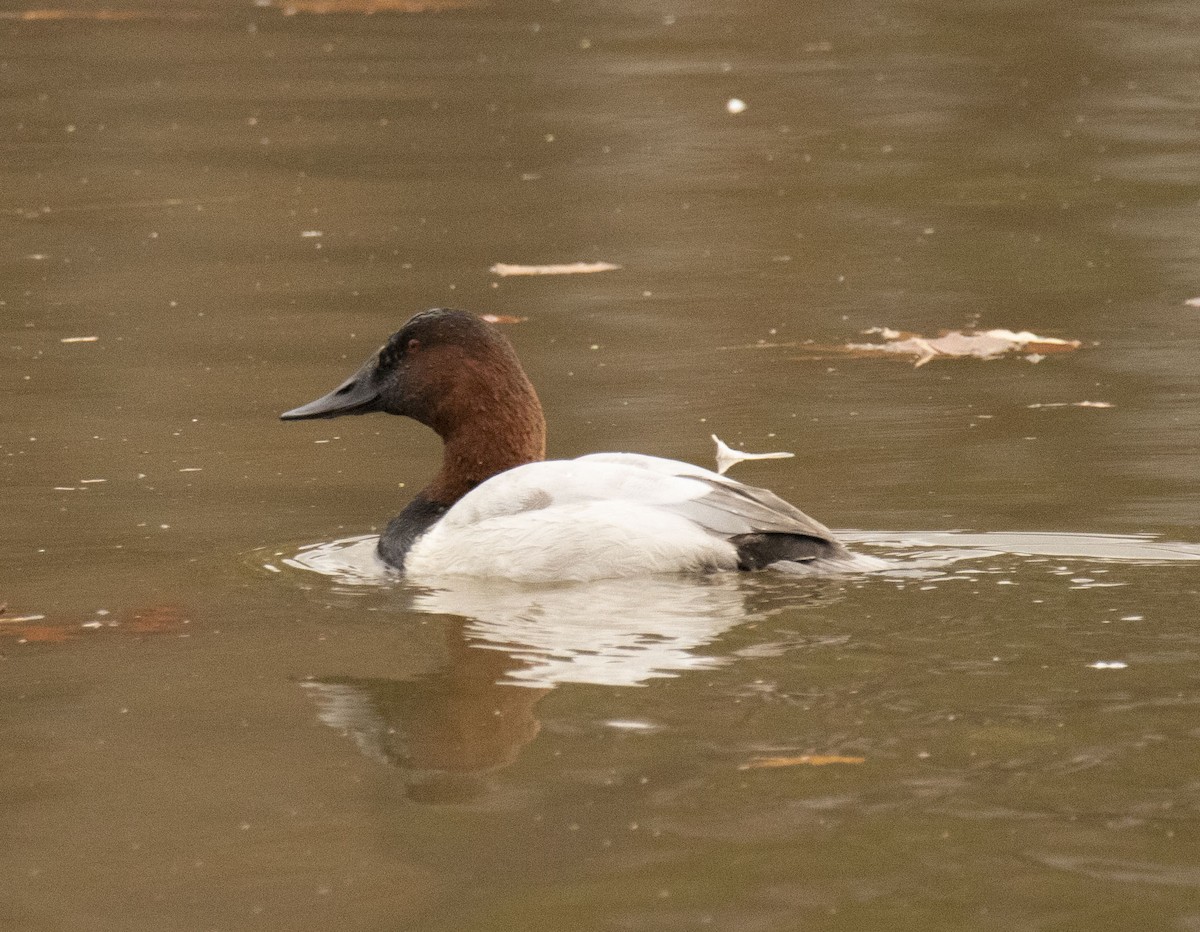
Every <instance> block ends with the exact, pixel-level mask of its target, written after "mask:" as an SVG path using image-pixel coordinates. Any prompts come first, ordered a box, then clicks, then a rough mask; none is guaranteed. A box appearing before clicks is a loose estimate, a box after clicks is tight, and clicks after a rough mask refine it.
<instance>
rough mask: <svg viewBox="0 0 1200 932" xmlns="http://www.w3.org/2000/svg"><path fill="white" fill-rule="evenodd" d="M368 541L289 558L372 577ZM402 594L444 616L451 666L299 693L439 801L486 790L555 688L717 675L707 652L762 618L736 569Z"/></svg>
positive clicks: (354, 577)
mask: <svg viewBox="0 0 1200 932" xmlns="http://www.w3.org/2000/svg"><path fill="white" fill-rule="evenodd" d="M359 544H360V542H358V541H354V542H346V543H344V544H342V545H341V547H340V549H339V548H338V547H337V546H336V545H332V544H331V545H323V546H322V547H321V548H311V549H309V550H306V551H304V552H303V553H301V554H300V555H298V556H297V557H296V558H294V559H293V560H291V561H288V562H289V563H290V565H292V566H296V567H300V568H304V569H308V570H317V571H319V572H322V573H325V574H327V575H331V576H335V577H338V578H339V579H340V581H341V582H342V583H359V584H361V583H366V582H368V581H369V579H370V577H371V574H372V567H371V564H370V563H369V562H367V561H364V560H363V559H362V558H363V550H364V549H365V548H363V547H361V546H359ZM356 547H357V550H356ZM383 578H387V577H383ZM376 581H377V582H379V581H381V578H380V577H376ZM397 597H398V601H399V602H400V603H401V607H402V608H404V609H407V610H409V611H417V612H421V613H426V614H432V615H442V616H448V617H447V624H446V628H445V637H446V646H447V657H448V660H447V662H446V663H445V665H443V666H442V667H440V668H439V669H437V670H434V671H432V672H431V673H428V674H426V675H424V676H421V677H419V678H416V679H412V680H398V679H395V680H394V679H387V678H362V677H321V678H315V679H311V680H307V681H305V683H304V684H303V685H304V687H305V688H306V690H307V691H308V692H309V695H310V696H311V698H312V699H313V700H314V701H315V702H316V705H317V709H318V715H319V716H320V719H321V721H323V722H325V723H326V724H327V725H330V726H331V727H333V728H336V729H338V730H339V731H341V732H343V733H344V734H346V735H347V736H348V737H350V738H351V739H352V740H353V741H354V742H355V744H356V745H357V746H358V748H359V749H360V751H361V752H362V753H363V754H365V755H367V756H369V757H371V758H372V759H374V760H377V761H379V762H381V763H384V764H387V765H389V766H393V767H396V768H398V769H399V770H400V771H402V772H403V774H404V777H405V782H406V784H407V792H408V795H409V796H410V797H411V798H413V799H415V800H418V801H422V802H438V803H445V802H464V801H469V800H471V799H474V798H477V797H478V796H480V795H482V794H483V793H484V792H485V791H486V789H487V778H488V776H489V775H490V774H492V773H494V772H495V771H497V770H500V769H502V768H504V767H507V766H509V765H511V764H512V763H513V762H514V761H515V760H516V759H517V756H518V755H519V754H520V752H521V749H522V748H523V747H525V745H527V744H529V743H530V742H531V741H533V739H534V738H535V737H536V736H537V734H538V730H539V728H540V725H539V723H538V720H537V716H536V707H537V704H538V703H539V702H540V701H541V699H542V698H543V697H544V696H545V695H546V694H547V693H549V692H550V691H551V690H552V689H554V688H555V687H556V686H558V685H560V684H566V683H574V684H593V685H605V686H625V687H632V686H640V685H643V684H645V683H647V682H649V681H650V680H652V679H656V678H661V677H669V676H678V675H680V674H681V673H684V672H687V671H691V670H705V669H714V668H716V667H718V666H720V665H722V664H724V663H726V662H727V661H726V659H725V658H722V657H719V656H713V655H712V654H711V653H705V652H704V649H705V648H706V647H707V646H708V645H710V644H711V643H712V642H713V641H714V640H715V639H716V638H717V637H718V636H719V635H721V634H722V633H723V632H725V631H727V630H728V629H730V628H731V627H733V626H734V625H737V624H740V623H742V622H744V621H746V620H747V618H748V617H752V616H754V615H755V614H756V613H752V612H748V610H747V606H746V602H745V597H746V592H745V589H744V587H743V585H742V583H741V581H740V580H739V578H738V577H736V576H733V575H730V574H722V575H715V576H711V577H703V578H695V577H665V578H645V579H615V580H597V581H595V582H591V583H575V584H568V585H562V586H555V587H545V586H539V587H531V586H524V585H520V584H516V583H508V582H503V581H496V580H480V579H461V580H457V579H456V580H447V581H446V583H445V584H444V585H443V586H442V587H440V588H437V589H424V588H423V589H409V588H401V589H398V590H397Z"/></svg>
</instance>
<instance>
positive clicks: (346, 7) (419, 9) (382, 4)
mask: <svg viewBox="0 0 1200 932" xmlns="http://www.w3.org/2000/svg"><path fill="white" fill-rule="evenodd" d="M267 5H269V6H274V7H278V8H279V9H281V10H282V11H283V14H284V15H285V16H294V15H296V14H297V13H310V14H314V15H319V16H323V15H328V14H330V13H353V14H358V15H366V16H369V15H371V14H372V13H435V12H437V11H438V10H468V9H471V8H473V7H479V6H483V3H482V2H480V0H275V2H271V3H269V4H267Z"/></svg>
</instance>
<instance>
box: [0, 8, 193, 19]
mask: <svg viewBox="0 0 1200 932" xmlns="http://www.w3.org/2000/svg"><path fill="white" fill-rule="evenodd" d="M206 15H208V14H205V13H201V12H199V11H198V10H59V9H47V10H5V11H2V12H0V19H19V20H24V21H26V22H33V21H45V20H68V19H84V20H99V21H107V22H128V21H129V20H138V19H172V20H190V19H201V18H203V17H205V16H206Z"/></svg>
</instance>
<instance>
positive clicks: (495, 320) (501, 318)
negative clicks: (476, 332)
mask: <svg viewBox="0 0 1200 932" xmlns="http://www.w3.org/2000/svg"><path fill="white" fill-rule="evenodd" d="M479 317H480V319H481V320H486V321H487V322H488V323H489V324H523V323H525V321H527V320H529V318H528V317H514V316H512V315H511V314H480V315H479Z"/></svg>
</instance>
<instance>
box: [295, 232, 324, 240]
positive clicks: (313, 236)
mask: <svg viewBox="0 0 1200 932" xmlns="http://www.w3.org/2000/svg"><path fill="white" fill-rule="evenodd" d="M324 235H325V233H324V231H323V230H301V231H300V236H301V237H303V238H304V239H316V238H317V237H318V236H324Z"/></svg>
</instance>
